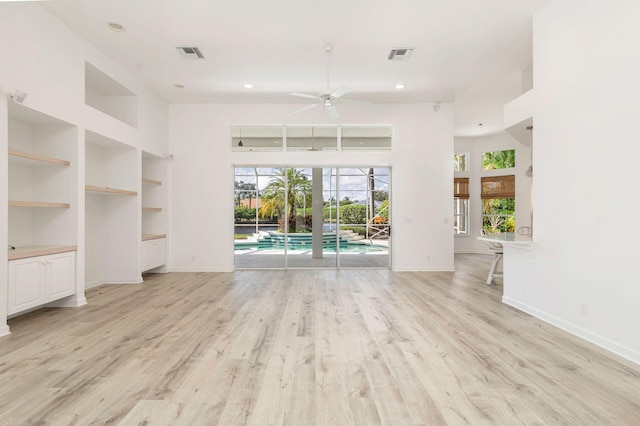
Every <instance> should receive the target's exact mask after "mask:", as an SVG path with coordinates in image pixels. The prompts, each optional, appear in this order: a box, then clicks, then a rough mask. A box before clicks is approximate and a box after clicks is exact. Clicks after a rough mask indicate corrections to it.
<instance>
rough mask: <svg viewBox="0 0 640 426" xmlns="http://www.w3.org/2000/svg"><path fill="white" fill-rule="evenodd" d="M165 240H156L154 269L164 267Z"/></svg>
mask: <svg viewBox="0 0 640 426" xmlns="http://www.w3.org/2000/svg"><path fill="white" fill-rule="evenodd" d="M164 242H165V239H164V238H159V239H157V240H155V245H154V246H153V265H154V266H153V267H154V268H157V267H158V266H162V265H164V246H165V244H164Z"/></svg>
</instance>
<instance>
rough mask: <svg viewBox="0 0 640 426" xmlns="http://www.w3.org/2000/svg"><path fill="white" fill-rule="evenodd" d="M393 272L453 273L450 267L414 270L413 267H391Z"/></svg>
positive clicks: (453, 270)
mask: <svg viewBox="0 0 640 426" xmlns="http://www.w3.org/2000/svg"><path fill="white" fill-rule="evenodd" d="M391 270H392V271H393V272H455V269H454V268H450V267H446V268H445V267H437V266H436V267H432V268H420V267H418V268H415V267H400V268H398V267H392V268H391Z"/></svg>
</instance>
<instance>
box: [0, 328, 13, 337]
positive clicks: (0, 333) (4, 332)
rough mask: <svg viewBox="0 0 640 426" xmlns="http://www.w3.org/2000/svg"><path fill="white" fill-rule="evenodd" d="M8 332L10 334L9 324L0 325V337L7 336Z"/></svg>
mask: <svg viewBox="0 0 640 426" xmlns="http://www.w3.org/2000/svg"><path fill="white" fill-rule="evenodd" d="M9 334H11V332H10V331H9V326H8V325H2V326H0V337H2V336H8V335H9Z"/></svg>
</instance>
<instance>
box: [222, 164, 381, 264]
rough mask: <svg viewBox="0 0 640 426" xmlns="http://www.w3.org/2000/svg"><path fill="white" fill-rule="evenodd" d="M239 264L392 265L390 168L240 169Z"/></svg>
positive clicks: (236, 233) (236, 191)
mask: <svg viewBox="0 0 640 426" xmlns="http://www.w3.org/2000/svg"><path fill="white" fill-rule="evenodd" d="M234 195H235V197H234V211H235V215H234V217H235V222H234V253H235V266H236V268H239V269H264V268H275V269H281V268H339V267H352V268H371V267H375V268H381V267H382V268H388V267H389V238H390V232H389V230H390V223H389V169H388V168H342V169H340V168H331V167H325V168H310V167H306V168H305V167H280V168H252V167H238V168H236V169H235V189H234Z"/></svg>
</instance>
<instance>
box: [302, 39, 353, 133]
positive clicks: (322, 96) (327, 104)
mask: <svg viewBox="0 0 640 426" xmlns="http://www.w3.org/2000/svg"><path fill="white" fill-rule="evenodd" d="M332 51H333V46H332V45H330V44H326V45H325V46H324V52H325V53H326V54H327V55H329V54H331V52H332ZM349 92H351V88H350V87H348V86H340V87H338V88H337V89H335V90H331V85H330V83H329V60H327V89H326V90H324V91H322V92H320V93H318V94H317V95H311V94H308V93H300V92H294V93H290V95H291V96H298V97H301V98H309V99H315V100H316V103H314V104H309V105H306V106H304V107H302V108H299V109H297V110H295V111H293V113H294V114H298V113H301V112H303V111H307V110H310V109H312V108H315V107H317V106H318V105H322V106H323V108H324V110H325V111H326V112H327V114H329V117H331V118H332V119H333V120H335V119H337V118H340V114H339V113H338V109H337V108H336V105H335V104H336V103H339V102H341V101H342V100H341V99H340V98H341V97H342V96H344V95H346V94H347V93H349Z"/></svg>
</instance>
